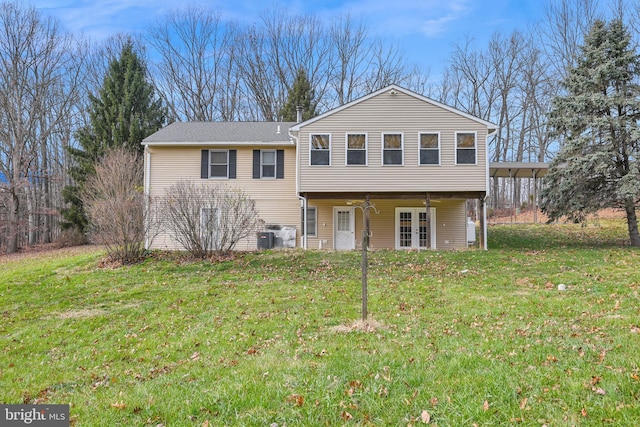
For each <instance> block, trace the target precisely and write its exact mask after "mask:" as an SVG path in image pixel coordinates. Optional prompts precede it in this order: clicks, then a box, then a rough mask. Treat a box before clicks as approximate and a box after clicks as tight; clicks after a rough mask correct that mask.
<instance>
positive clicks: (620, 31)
mask: <svg viewBox="0 0 640 427" xmlns="http://www.w3.org/2000/svg"><path fill="white" fill-rule="evenodd" d="M568 71H569V72H568V75H567V78H566V80H565V81H564V88H565V89H566V94H564V95H562V96H558V97H556V98H555V99H554V104H553V109H552V111H551V114H550V122H549V125H550V127H551V129H553V131H554V134H555V135H556V136H558V137H561V138H563V145H562V147H561V149H560V152H559V153H558V155H557V157H556V158H555V159H554V160H553V161H552V163H551V166H550V169H549V173H548V175H547V177H546V186H545V189H544V191H543V194H542V198H543V205H542V206H543V210H544V211H545V212H546V213H547V214H548V215H549V218H550V220H555V219H558V218H560V217H562V216H567V217H568V218H569V219H572V220H574V221H583V220H584V219H585V216H586V215H587V214H589V213H594V212H597V211H598V210H599V209H602V208H607V207H612V208H620V209H624V210H625V212H626V218H627V226H628V231H629V238H630V243H631V245H632V246H635V247H640V235H639V234H638V223H637V216H636V203H637V202H638V200H639V198H640V169H639V166H640V165H639V162H640V144H639V142H638V141H640V129H639V128H638V120H640V87H639V86H638V79H639V77H640V58H639V57H638V55H637V54H636V52H635V50H634V49H633V46H632V44H631V35H630V34H629V31H628V30H627V28H626V27H625V26H624V24H623V23H622V22H621V21H619V20H614V21H611V22H610V23H605V22H603V21H596V22H595V23H594V24H593V26H592V27H591V30H590V31H589V34H588V35H587V36H586V37H585V43H584V45H583V46H582V47H581V48H580V55H579V57H578V58H577V62H576V65H575V67H574V68H572V69H570V70H568Z"/></svg>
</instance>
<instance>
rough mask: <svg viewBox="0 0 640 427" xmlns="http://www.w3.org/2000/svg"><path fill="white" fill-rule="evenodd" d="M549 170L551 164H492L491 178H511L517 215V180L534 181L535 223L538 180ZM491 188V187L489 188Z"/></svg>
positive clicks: (490, 168) (490, 165)
mask: <svg viewBox="0 0 640 427" xmlns="http://www.w3.org/2000/svg"><path fill="white" fill-rule="evenodd" d="M548 170H549V163H544V162H491V163H490V164H489V176H490V177H491V178H493V179H498V178H504V179H508V178H511V179H512V180H513V185H512V189H513V191H512V199H511V200H512V209H513V213H514V215H515V207H516V204H517V203H516V202H517V201H516V178H528V179H533V221H534V222H536V223H537V222H538V185H537V183H538V182H537V181H538V178H543V177H544V176H545V175H546V174H547V172H548ZM489 188H491V186H489Z"/></svg>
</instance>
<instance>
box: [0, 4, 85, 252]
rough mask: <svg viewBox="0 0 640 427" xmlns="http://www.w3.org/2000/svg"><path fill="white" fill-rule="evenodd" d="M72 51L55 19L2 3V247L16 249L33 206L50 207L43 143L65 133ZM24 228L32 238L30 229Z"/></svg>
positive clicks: (73, 90) (73, 72) (72, 88)
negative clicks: (4, 231) (4, 242)
mask: <svg viewBox="0 0 640 427" xmlns="http://www.w3.org/2000/svg"><path fill="white" fill-rule="evenodd" d="M74 51H75V46H74V42H73V39H72V38H71V36H70V35H69V34H67V33H64V32H62V31H61V30H60V29H59V27H58V24H57V22H56V21H54V20H53V19H44V18H42V17H41V16H40V14H39V13H38V12H37V11H36V9H35V8H22V7H21V6H20V5H19V4H17V3H2V4H0V175H2V176H4V179H5V182H4V183H0V186H2V194H3V196H4V197H3V204H4V206H5V209H6V218H7V221H6V224H7V225H6V233H5V237H6V248H5V250H6V252H15V251H16V250H17V249H18V246H19V236H20V235H21V234H22V233H21V230H24V228H23V227H24V225H25V224H30V225H31V227H32V228H35V227H36V226H39V220H37V219H36V217H35V216H34V215H35V213H36V212H38V211H40V210H41V208H42V207H43V208H44V209H47V210H49V212H47V213H50V210H51V209H52V208H53V206H52V203H51V198H50V197H51V178H52V176H53V175H55V174H57V173H59V171H57V172H52V170H51V166H52V162H51V159H50V157H51V154H52V153H53V152H57V151H56V150H55V149H50V148H49V146H50V145H55V144H60V143H61V141H63V140H64V137H62V138H61V135H64V129H65V128H66V127H68V126H70V112H71V108H72V104H73V103H74V102H76V100H77V98H78V92H77V90H78V77H79V74H78V73H79V72H78V70H79V69H80V68H81V66H79V64H78V63H77V62H75V61H76V60H77V58H78V57H74V56H73V53H74ZM53 165H55V163H53ZM0 181H1V180H0ZM41 191H42V192H43V195H41V194H40V192H41ZM41 196H42V197H45V199H46V200H47V201H46V202H45V203H44V204H43V203H42V198H41ZM49 231H50V230H49ZM28 234H29V237H31V238H30V239H29V243H34V242H35V237H36V236H35V234H31V233H28ZM49 239H50V235H49V237H47V240H49Z"/></svg>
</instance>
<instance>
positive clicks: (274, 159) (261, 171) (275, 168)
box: [260, 149, 278, 180]
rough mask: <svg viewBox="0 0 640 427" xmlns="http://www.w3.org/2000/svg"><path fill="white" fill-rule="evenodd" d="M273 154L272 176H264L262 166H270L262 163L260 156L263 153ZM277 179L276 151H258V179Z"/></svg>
mask: <svg viewBox="0 0 640 427" xmlns="http://www.w3.org/2000/svg"><path fill="white" fill-rule="evenodd" d="M267 152H268V153H273V176H264V166H272V165H267V164H265V163H264V162H263V161H262V154H264V153H267ZM277 177H278V150H275V149H269V150H260V179H267V180H271V179H276V178H277Z"/></svg>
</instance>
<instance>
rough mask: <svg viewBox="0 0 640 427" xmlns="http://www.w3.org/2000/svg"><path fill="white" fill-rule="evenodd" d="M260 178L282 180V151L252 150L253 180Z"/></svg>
mask: <svg viewBox="0 0 640 427" xmlns="http://www.w3.org/2000/svg"><path fill="white" fill-rule="evenodd" d="M262 178H266V179H273V178H276V179H283V178H284V150H253V179H262Z"/></svg>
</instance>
